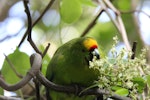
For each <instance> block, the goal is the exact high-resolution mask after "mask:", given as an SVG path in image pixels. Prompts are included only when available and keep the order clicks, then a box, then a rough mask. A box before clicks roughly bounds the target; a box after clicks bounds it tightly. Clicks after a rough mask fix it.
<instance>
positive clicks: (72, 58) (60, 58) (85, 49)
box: [46, 37, 100, 100]
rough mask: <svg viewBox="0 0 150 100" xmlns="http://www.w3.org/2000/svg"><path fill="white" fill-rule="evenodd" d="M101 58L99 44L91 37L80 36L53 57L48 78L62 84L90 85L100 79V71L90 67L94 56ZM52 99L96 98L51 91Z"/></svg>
mask: <svg viewBox="0 0 150 100" xmlns="http://www.w3.org/2000/svg"><path fill="white" fill-rule="evenodd" d="M94 56H95V57H96V58H97V59H100V55H99V52H98V44H97V42H96V40H95V39H93V38H91V37H80V38H75V39H73V40H70V41H69V42H67V43H65V44H63V45H62V46H60V47H59V48H58V49H57V50H56V52H55V53H54V56H53V57H52V59H51V61H50V63H49V65H48V67H47V72H46V78H47V79H48V80H50V81H52V82H54V83H56V84H60V85H79V86H83V87H89V86H91V85H93V84H94V81H96V80H97V79H98V73H99V72H98V71H97V70H95V69H93V68H89V61H92V59H93V57H94ZM49 94H50V97H51V99H52V100H94V99H93V96H85V97H84V96H83V97H78V96H75V95H73V94H65V93H60V92H56V91H52V90H51V91H50V93H49V89H48V88H47V95H49Z"/></svg>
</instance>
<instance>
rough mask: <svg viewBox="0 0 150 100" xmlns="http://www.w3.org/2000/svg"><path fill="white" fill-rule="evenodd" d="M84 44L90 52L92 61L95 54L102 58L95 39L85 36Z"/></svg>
mask: <svg viewBox="0 0 150 100" xmlns="http://www.w3.org/2000/svg"><path fill="white" fill-rule="evenodd" d="M83 45H84V47H85V49H86V50H87V51H88V52H89V54H90V61H91V60H92V59H93V57H94V56H95V57H96V58H97V59H100V54H99V51H98V44H97V42H96V40H95V39H93V38H90V37H88V38H85V39H84V41H83Z"/></svg>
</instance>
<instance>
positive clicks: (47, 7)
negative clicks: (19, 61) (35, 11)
mask: <svg viewBox="0 0 150 100" xmlns="http://www.w3.org/2000/svg"><path fill="white" fill-rule="evenodd" d="M54 1H55V0H51V1H50V2H49V3H48V5H47V6H46V8H45V9H44V11H43V12H42V14H41V15H40V16H39V18H38V19H37V20H36V21H35V22H34V23H33V24H32V28H33V27H34V26H35V25H36V24H37V23H38V22H39V21H40V19H41V18H42V17H43V15H44V14H45V13H46V11H47V10H48V9H49V8H50V7H51V6H52V4H53V3H54ZM27 35H28V32H27V31H26V32H25V34H24V36H23V37H22V39H21V41H20V43H19V45H18V47H20V46H21V44H22V43H23V41H24V40H25V38H26V36H27Z"/></svg>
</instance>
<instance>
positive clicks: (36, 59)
mask: <svg viewBox="0 0 150 100" xmlns="http://www.w3.org/2000/svg"><path fill="white" fill-rule="evenodd" d="M30 59H31V61H32V63H31V66H32V67H31V69H30V70H29V71H28V72H27V74H26V76H25V77H23V78H22V80H21V81H19V82H18V83H16V84H14V85H10V84H8V83H6V82H5V81H4V80H3V79H2V78H1V77H0V87H1V88H3V89H5V90H7V91H16V90H18V89H20V88H22V87H23V86H25V85H26V84H27V83H28V82H29V81H30V80H31V79H32V78H33V77H35V75H36V74H37V73H38V72H39V71H40V68H41V64H42V57H41V55H40V54H37V53H36V54H33V55H32V56H31V57H30Z"/></svg>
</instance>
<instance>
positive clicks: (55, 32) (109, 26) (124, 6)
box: [0, 0, 150, 94]
mask: <svg viewBox="0 0 150 100" xmlns="http://www.w3.org/2000/svg"><path fill="white" fill-rule="evenodd" d="M99 1H102V2H103V0H55V1H54V3H53V5H52V6H51V7H50V8H49V9H47V11H46V13H45V14H44V16H43V17H42V18H41V19H40V21H39V22H38V23H37V24H36V25H35V26H34V27H33V30H32V37H33V41H34V42H35V43H36V45H37V46H38V47H39V49H40V50H42V51H43V50H44V48H45V47H46V46H47V44H48V43H50V44H51V46H50V48H49V50H48V53H47V54H48V55H46V56H45V58H44V60H43V68H42V69H43V70H42V71H43V73H44V72H45V70H46V66H47V64H48V62H49V61H50V58H51V57H52V55H53V53H54V52H55V50H56V49H57V48H58V47H59V46H60V45H62V44H63V43H65V42H67V41H68V40H71V39H73V38H76V37H80V36H81V34H82V33H83V32H84V30H85V29H86V28H87V26H88V25H89V24H90V23H91V22H92V20H93V19H94V18H95V17H96V15H97V13H98V12H99V10H100V8H101V5H100V3H99ZM108 1H109V0H108ZM49 2H50V1H49V0H29V7H30V12H31V16H32V21H33V22H34V21H36V20H37V19H38V17H39V16H40V15H41V14H42V13H43V10H44V9H45V7H46V6H47V4H48V3H49ZM110 2H111V3H112V4H113V5H114V7H115V8H116V9H117V10H118V11H119V12H120V14H121V15H120V16H121V18H122V20H123V23H124V25H125V29H126V32H127V37H128V40H129V43H130V45H131V46H132V43H133V42H134V41H137V43H138V45H137V52H136V56H138V55H139V54H140V52H141V51H140V50H141V49H142V48H143V47H147V48H150V28H149V24H150V6H149V5H150V1H149V0H110ZM108 11H109V13H110V15H111V17H110V16H108V15H107V13H105V12H103V13H102V14H101V15H100V16H99V18H98V20H97V21H96V24H95V25H94V27H92V28H91V29H90V31H89V32H88V33H87V34H86V36H91V37H94V38H96V40H97V41H98V44H99V45H100V48H101V49H102V50H103V51H104V53H105V54H106V55H108V52H109V50H110V48H111V46H112V42H113V39H112V38H113V37H114V36H118V37H119V40H120V41H119V44H118V46H117V48H118V50H119V49H120V48H122V47H125V44H124V42H123V39H122V35H121V34H120V33H119V32H118V30H117V29H116V26H115V25H114V24H113V23H112V20H111V19H113V20H115V19H116V12H114V11H113V10H112V9H109V8H108ZM27 24H28V23H27V17H26V14H25V12H24V6H23V2H22V1H20V0H0V46H1V49H0V67H2V66H3V67H4V66H8V65H7V64H5V63H7V62H6V61H5V63H4V58H5V56H4V54H5V55H9V54H12V55H13V54H14V55H13V56H12V55H9V56H11V58H10V60H11V61H12V63H17V61H18V62H19V64H14V65H15V66H17V68H16V69H18V68H19V67H21V66H22V64H24V62H23V63H22V61H19V60H20V59H18V58H19V56H20V55H21V54H22V55H25V58H23V59H24V60H25V61H28V57H27V56H30V55H31V54H32V53H34V52H35V51H34V50H33V48H32V47H31V46H30V44H29V43H28V41H27V40H25V41H24V42H23V43H22V44H21V46H20V47H19V51H18V49H17V50H16V47H17V46H18V45H19V43H20V41H21V39H22V37H23V35H24V33H25V31H26V28H27ZM14 51H15V52H14ZM13 52H14V53H13ZM147 61H148V63H150V52H148V53H147ZM3 63H4V64H3ZM28 63H29V62H27V63H26V64H25V65H26V66H27V68H25V69H24V70H28V68H29V64H28ZM18 66H19V67H18ZM22 68H23V67H22ZM8 69H9V70H11V69H10V67H8V68H6V69H4V68H2V74H3V75H4V76H6V77H10V76H8V75H10V73H13V71H11V72H9V74H6V71H7V70H8ZM19 72H20V73H22V71H20V70H19ZM18 80H19V79H16V80H15V81H14V82H12V80H10V78H8V80H7V78H6V81H7V82H11V83H15V82H16V81H18ZM0 93H1V94H2V93H3V92H0ZM32 93H33V91H32V92H31V91H30V93H29V94H32Z"/></svg>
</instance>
